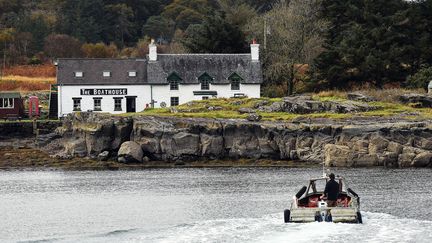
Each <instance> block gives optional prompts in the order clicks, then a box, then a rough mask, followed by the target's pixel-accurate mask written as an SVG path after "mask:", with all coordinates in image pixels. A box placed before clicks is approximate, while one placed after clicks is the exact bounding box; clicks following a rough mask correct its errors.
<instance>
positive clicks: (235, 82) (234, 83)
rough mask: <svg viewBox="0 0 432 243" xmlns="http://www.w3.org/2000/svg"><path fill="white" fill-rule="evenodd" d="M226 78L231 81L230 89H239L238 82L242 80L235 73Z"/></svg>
mask: <svg viewBox="0 0 432 243" xmlns="http://www.w3.org/2000/svg"><path fill="white" fill-rule="evenodd" d="M228 80H229V81H230V82H231V90H240V83H241V81H242V80H243V79H242V77H240V76H239V75H238V74H237V73H233V74H231V76H229V77H228Z"/></svg>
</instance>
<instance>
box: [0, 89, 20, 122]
mask: <svg viewBox="0 0 432 243" xmlns="http://www.w3.org/2000/svg"><path fill="white" fill-rule="evenodd" d="M23 115H24V103H23V100H22V98H21V95H20V93H18V92H0V119H8V118H9V119H21V118H22V117H23Z"/></svg>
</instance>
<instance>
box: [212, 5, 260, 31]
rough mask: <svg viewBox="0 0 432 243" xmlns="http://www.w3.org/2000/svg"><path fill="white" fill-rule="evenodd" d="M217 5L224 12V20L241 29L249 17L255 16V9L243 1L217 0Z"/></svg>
mask: <svg viewBox="0 0 432 243" xmlns="http://www.w3.org/2000/svg"><path fill="white" fill-rule="evenodd" d="M219 5H220V8H221V10H222V11H223V12H224V14H225V19H226V21H227V22H228V23H230V24H231V25H235V26H237V27H239V28H240V29H243V28H244V27H245V26H246V25H247V24H248V22H249V21H250V20H251V19H254V18H255V17H256V16H257V12H256V10H255V9H254V8H253V7H252V6H251V5H249V4H247V3H245V2H243V1H235V0H219Z"/></svg>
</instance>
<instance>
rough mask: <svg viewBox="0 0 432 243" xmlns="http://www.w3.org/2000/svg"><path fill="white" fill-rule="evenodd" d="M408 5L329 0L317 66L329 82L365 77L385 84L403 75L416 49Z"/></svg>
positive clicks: (340, 83)
mask: <svg viewBox="0 0 432 243" xmlns="http://www.w3.org/2000/svg"><path fill="white" fill-rule="evenodd" d="M410 4H411V3H408V2H406V1H403V0H376V1H371V0H361V1H357V0H347V1H340V0H328V1H325V5H324V10H323V14H324V17H325V18H326V19H328V20H329V21H330V23H331V28H330V30H329V32H328V33H327V41H326V44H325V47H326V51H325V52H324V53H322V55H321V56H320V57H319V58H318V59H317V67H318V69H319V78H320V79H323V80H326V83H327V84H328V86H327V87H343V86H348V85H351V84H357V85H358V84H362V83H365V82H368V83H373V84H375V85H376V86H378V87H382V86H383V85H384V84H385V83H388V82H394V81H399V82H401V81H403V80H405V78H406V76H407V74H408V73H410V72H412V71H411V70H410V69H411V68H412V67H413V54H414V52H416V51H418V50H415V49H416V48H415V47H414V46H416V42H417V41H416V40H415V37H414V38H413V36H415V35H416V34H414V33H413V32H412V30H411V27H410V22H411V21H412V20H413V19H412V17H410ZM413 4H417V3H413ZM340 13H344V14H340ZM413 51H414V52H413Z"/></svg>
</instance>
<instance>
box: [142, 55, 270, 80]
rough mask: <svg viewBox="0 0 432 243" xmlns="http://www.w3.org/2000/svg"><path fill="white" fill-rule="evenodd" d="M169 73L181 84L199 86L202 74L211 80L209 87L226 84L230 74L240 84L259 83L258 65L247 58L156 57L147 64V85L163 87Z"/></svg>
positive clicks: (210, 56)
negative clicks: (174, 75)
mask: <svg viewBox="0 0 432 243" xmlns="http://www.w3.org/2000/svg"><path fill="white" fill-rule="evenodd" d="M172 73H176V74H177V75H178V76H179V77H180V78H181V79H182V81H181V82H180V83H183V84H195V83H199V81H198V77H200V76H201V75H203V74H204V73H207V74H208V75H210V76H211V77H212V78H213V81H212V83H213V84H228V83H229V82H230V81H229V80H228V78H229V77H230V76H231V75H232V74H233V73H236V74H238V75H239V76H240V77H241V78H242V79H243V80H242V81H241V82H242V83H251V84H260V83H262V70H261V63H260V62H253V61H252V59H251V56H250V54H159V55H158V60H157V61H149V62H148V64H147V75H148V76H147V80H148V81H149V83H154V84H166V83H167V77H168V76H169V75H171V74H172Z"/></svg>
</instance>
